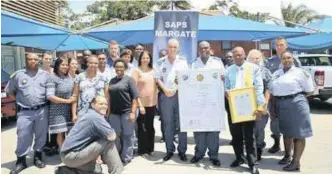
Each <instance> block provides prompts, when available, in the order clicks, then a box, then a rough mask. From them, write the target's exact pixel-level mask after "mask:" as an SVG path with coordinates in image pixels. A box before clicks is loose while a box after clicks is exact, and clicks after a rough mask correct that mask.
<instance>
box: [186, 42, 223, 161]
mask: <svg viewBox="0 0 332 175" xmlns="http://www.w3.org/2000/svg"><path fill="white" fill-rule="evenodd" d="M199 53H200V57H198V58H197V59H196V60H195V61H194V62H193V63H192V65H191V67H192V69H200V68H205V69H220V71H221V74H222V75H224V71H225V70H224V64H223V63H222V61H221V60H220V59H219V58H217V57H213V56H210V53H211V52H210V44H209V43H208V42H206V41H202V42H201V43H200V44H199ZM219 133H220V132H194V138H195V143H196V146H195V155H194V157H193V158H192V159H191V161H190V162H191V163H197V162H199V161H200V160H201V159H203V157H204V156H205V152H206V149H207V148H209V153H208V155H209V157H210V161H211V162H212V164H213V165H215V166H220V161H219V160H218V151H219Z"/></svg>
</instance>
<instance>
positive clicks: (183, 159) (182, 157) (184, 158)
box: [179, 153, 188, 162]
mask: <svg viewBox="0 0 332 175" xmlns="http://www.w3.org/2000/svg"><path fill="white" fill-rule="evenodd" d="M179 157H180V160H182V161H184V162H185V161H187V160H188V159H187V156H186V154H185V153H179Z"/></svg>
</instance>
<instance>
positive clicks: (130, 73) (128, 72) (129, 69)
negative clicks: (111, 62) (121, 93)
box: [125, 63, 135, 77]
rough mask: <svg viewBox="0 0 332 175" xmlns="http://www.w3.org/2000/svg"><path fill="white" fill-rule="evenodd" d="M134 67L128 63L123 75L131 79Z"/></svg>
mask: <svg viewBox="0 0 332 175" xmlns="http://www.w3.org/2000/svg"><path fill="white" fill-rule="evenodd" d="M134 69H135V66H134V65H133V64H132V63H128V69H127V70H126V72H125V74H126V75H128V76H129V77H131V76H132V75H133V70H134Z"/></svg>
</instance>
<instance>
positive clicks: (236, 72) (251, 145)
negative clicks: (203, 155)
mask: <svg viewBox="0 0 332 175" xmlns="http://www.w3.org/2000/svg"><path fill="white" fill-rule="evenodd" d="M250 86H254V88H255V93H256V97H257V104H258V110H261V111H263V110H264V109H263V105H264V104H265V98H264V95H263V80H262V76H261V71H260V68H259V67H258V66H257V65H255V64H253V63H249V62H246V61H245V62H244V63H243V64H242V65H241V66H238V65H236V64H233V65H231V66H230V67H229V68H228V69H227V71H226V75H225V90H232V89H238V88H244V87H250ZM225 104H226V105H225V106H226V110H227V113H228V120H229V121H230V120H231V116H230V113H229V104H228V102H227V101H226V102H225ZM254 127H255V121H248V122H242V123H233V124H231V125H230V130H231V135H232V146H233V149H234V152H235V156H236V160H235V161H234V162H233V163H232V164H231V167H237V166H239V165H240V164H242V163H244V160H243V159H244V158H243V157H244V153H243V140H244V141H245V145H246V147H245V148H246V152H247V160H248V165H249V167H250V168H251V170H252V171H253V170H255V169H257V166H258V163H257V157H256V141H255V137H254Z"/></svg>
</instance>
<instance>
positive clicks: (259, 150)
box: [257, 148, 263, 161]
mask: <svg viewBox="0 0 332 175" xmlns="http://www.w3.org/2000/svg"><path fill="white" fill-rule="evenodd" d="M262 152H263V149H262V148H257V161H261V160H262Z"/></svg>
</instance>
